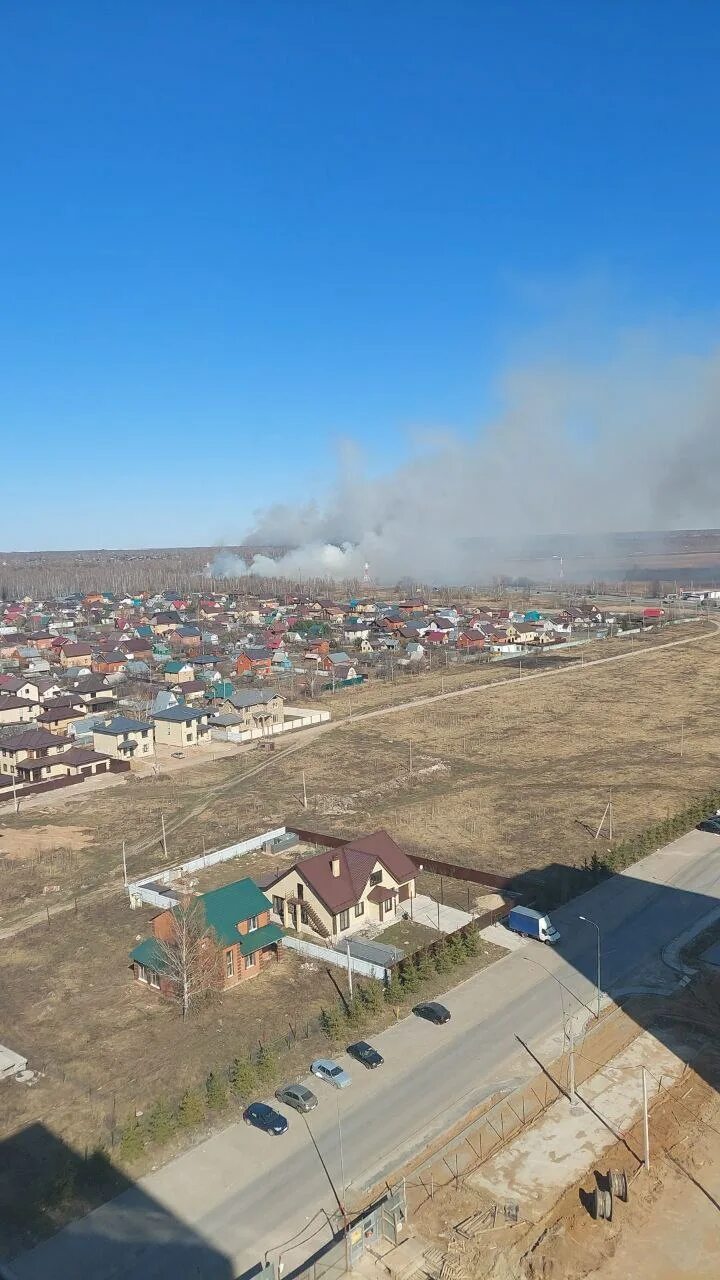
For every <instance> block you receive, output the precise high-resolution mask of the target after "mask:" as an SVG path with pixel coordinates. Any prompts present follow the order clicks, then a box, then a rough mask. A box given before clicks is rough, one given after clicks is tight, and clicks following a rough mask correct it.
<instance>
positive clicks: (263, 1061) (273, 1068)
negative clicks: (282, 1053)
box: [255, 1044, 278, 1084]
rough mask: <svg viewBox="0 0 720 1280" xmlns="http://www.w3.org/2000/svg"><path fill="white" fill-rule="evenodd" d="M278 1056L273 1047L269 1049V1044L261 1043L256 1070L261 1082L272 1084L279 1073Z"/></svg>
mask: <svg viewBox="0 0 720 1280" xmlns="http://www.w3.org/2000/svg"><path fill="white" fill-rule="evenodd" d="M277 1069H278V1064H277V1058H276V1057H275V1054H274V1053H273V1051H272V1049H268V1047H267V1045H264V1044H261V1045H260V1049H259V1051H258V1056H257V1062H256V1063H255V1070H256V1071H257V1077H258V1080H259V1081H260V1083H261V1084H272V1082H273V1080H274V1079H275V1076H276V1075H277Z"/></svg>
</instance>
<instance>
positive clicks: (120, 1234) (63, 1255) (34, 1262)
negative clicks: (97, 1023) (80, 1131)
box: [0, 1082, 234, 1280]
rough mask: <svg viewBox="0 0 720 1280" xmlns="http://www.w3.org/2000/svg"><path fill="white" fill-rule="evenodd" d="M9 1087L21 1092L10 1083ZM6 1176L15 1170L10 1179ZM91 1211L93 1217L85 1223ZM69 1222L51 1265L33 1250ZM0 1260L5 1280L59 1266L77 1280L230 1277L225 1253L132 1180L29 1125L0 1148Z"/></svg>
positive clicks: (101, 1157) (44, 1276)
mask: <svg viewBox="0 0 720 1280" xmlns="http://www.w3.org/2000/svg"><path fill="white" fill-rule="evenodd" d="M6 1087H8V1088H13V1087H18V1086H15V1085H13V1084H12V1083H11V1082H8V1084H7V1085H6ZM3 1170H12V1174H11V1177H10V1176H8V1174H7V1173H5V1174H3ZM18 1183H20V1184H21V1186H22V1188H23V1195H22V1197H18V1194H17V1186H18ZM106 1201H109V1203H105V1202H106ZM100 1205H104V1208H98V1206H100ZM93 1209H96V1210H97V1211H96V1212H95V1213H92V1214H91V1216H86V1215H88V1214H90V1211H91V1210H93ZM69 1217H72V1218H76V1219H78V1220H79V1221H77V1222H75V1223H74V1224H73V1225H72V1226H71V1227H70V1228H68V1229H67V1230H65V1231H64V1232H62V1234H61V1235H60V1236H57V1237H56V1240H55V1242H54V1247H55V1249H56V1250H57V1249H58V1248H59V1250H60V1253H59V1254H58V1253H57V1252H55V1253H54V1254H53V1257H52V1261H51V1260H50V1259H49V1258H48V1257H45V1256H44V1251H43V1246H42V1244H41V1245H40V1246H39V1247H38V1248H36V1249H32V1245H33V1244H34V1243H35V1242H36V1241H37V1240H38V1239H39V1238H43V1237H48V1236H51V1235H54V1234H55V1232H57V1231H58V1230H59V1229H60V1227H62V1226H63V1225H64V1223H65V1222H66V1221H67V1220H68V1218H69ZM23 1250H30V1252H23ZM18 1254H19V1255H21V1256H20V1257H18V1256H17V1255H18ZM0 1257H2V1258H5V1259H8V1258H9V1259H13V1258H14V1259H15V1261H10V1262H9V1263H3V1262H0V1277H2V1278H3V1280H5V1277H7V1278H8V1280H14V1277H16V1276H18V1277H22V1280H25V1278H26V1277H27V1278H28V1280H29V1278H30V1277H32V1280H35V1278H37V1280H50V1278H51V1276H52V1271H53V1269H54V1267H55V1266H56V1265H59V1264H60V1263H61V1262H62V1273H63V1274H64V1275H70V1274H72V1275H75V1276H77V1277H78V1280H92V1277H94V1276H96V1275H100V1274H102V1275H103V1276H107V1277H109V1276H117V1277H127V1280H132V1278H133V1277H135V1276H141V1275H142V1276H143V1277H150V1276H153V1277H154V1276H157V1278H158V1280H161V1278H162V1280H171V1277H172V1278H173V1280H180V1277H183V1280H184V1278H185V1277H187V1280H191V1278H193V1280H194V1277H198V1280H199V1278H200V1277H202V1280H233V1277H234V1271H233V1269H232V1268H231V1265H230V1262H229V1260H228V1259H227V1258H226V1257H225V1256H224V1255H223V1254H221V1253H219V1252H218V1251H217V1250H216V1249H215V1248H214V1247H213V1246H212V1245H210V1244H208V1243H207V1241H205V1240H204V1239H203V1238H202V1237H201V1236H199V1235H198V1234H197V1233H196V1232H194V1231H193V1230H192V1229H191V1228H189V1227H187V1226H186V1225H185V1223H182V1222H180V1221H179V1220H178V1219H177V1218H175V1217H174V1216H173V1215H172V1214H171V1213H169V1212H168V1211H167V1209H165V1208H164V1207H163V1206H162V1205H160V1204H159V1203H158V1202H157V1201H155V1200H153V1198H152V1197H151V1196H149V1195H147V1194H146V1192H145V1191H143V1190H142V1189H141V1188H140V1187H139V1186H138V1185H137V1184H135V1183H133V1182H132V1181H130V1179H128V1178H127V1177H126V1176H125V1175H124V1174H123V1173H121V1172H120V1171H119V1170H118V1169H117V1168H116V1167H115V1166H114V1165H113V1163H112V1161H111V1160H110V1159H109V1158H108V1157H107V1155H105V1154H104V1153H102V1152H95V1153H92V1154H90V1155H89V1156H88V1157H87V1158H86V1157H85V1156H84V1154H78V1153H77V1152H75V1151H73V1150H72V1148H71V1147H69V1146H67V1145H66V1143H64V1142H63V1141H62V1139H61V1138H58V1137H57V1136H56V1135H55V1134H53V1133H52V1132H51V1131H50V1130H49V1129H48V1128H46V1126H45V1125H43V1124H32V1125H28V1126H27V1127H26V1128H24V1129H21V1130H20V1131H19V1132H18V1133H16V1134H13V1135H12V1136H11V1137H9V1138H6V1139H5V1140H4V1141H3V1142H2V1143H0ZM99 1259H102V1270H101V1271H99V1270H98V1260H99Z"/></svg>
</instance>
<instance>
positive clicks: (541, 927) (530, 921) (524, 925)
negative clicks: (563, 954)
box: [507, 907, 560, 947]
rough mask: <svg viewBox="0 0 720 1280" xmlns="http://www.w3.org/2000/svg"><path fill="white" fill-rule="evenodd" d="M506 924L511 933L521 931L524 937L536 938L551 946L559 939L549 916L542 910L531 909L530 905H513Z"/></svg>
mask: <svg viewBox="0 0 720 1280" xmlns="http://www.w3.org/2000/svg"><path fill="white" fill-rule="evenodd" d="M507 925H508V929H512V931H513V933H521V934H522V935H523V937H524V938H536V939H537V941H538V942H547V943H548V944H549V945H550V946H553V947H554V946H555V943H556V942H559V941H560V934H559V933H558V931H557V929H556V928H555V925H554V924H553V923H552V921H551V920H550V917H549V916H546V915H543V913H542V911H533V909H532V907H513V909H512V911H511V912H510V915H509V916H508V918H507Z"/></svg>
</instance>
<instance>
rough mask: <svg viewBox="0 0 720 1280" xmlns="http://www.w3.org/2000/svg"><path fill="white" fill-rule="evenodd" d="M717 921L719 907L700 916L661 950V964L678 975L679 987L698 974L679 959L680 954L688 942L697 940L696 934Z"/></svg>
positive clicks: (719, 914)
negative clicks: (679, 978) (679, 979)
mask: <svg viewBox="0 0 720 1280" xmlns="http://www.w3.org/2000/svg"><path fill="white" fill-rule="evenodd" d="M719 919H720V906H717V907H713V909H712V911H708V912H706V914H705V915H704V916H701V917H700V919H699V920H696V921H695V923H694V924H692V925H690V927H689V928H688V929H684V930H683V932H682V933H679V934H678V936H677V938H673V940H672V942H667V943H666V944H665V946H664V947H663V948H662V950H661V952H660V958H661V960H662V962H663V964H666V965H667V966H668V968H669V969H672V970H673V971H674V972H675V973H677V974H679V975H680V977H681V981H680V983H679V986H680V987H686V986H687V985H688V983H689V982H691V981H692V979H693V978H694V977H695V974H696V973H697V972H698V970H697V967H695V968H693V966H692V965H689V964H685V961H684V960H682V959H681V952H682V951H683V950H684V948H685V947H686V946H687V945H688V943H689V942H692V940H693V938H697V936H698V934H700V933H702V932H703V931H704V930H705V929H708V928H709V927H710V925H711V924H714V923H715V921H716V920H719Z"/></svg>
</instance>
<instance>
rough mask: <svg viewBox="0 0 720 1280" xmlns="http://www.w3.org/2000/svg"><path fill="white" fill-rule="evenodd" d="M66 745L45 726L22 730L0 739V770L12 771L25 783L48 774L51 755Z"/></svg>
mask: <svg viewBox="0 0 720 1280" xmlns="http://www.w3.org/2000/svg"><path fill="white" fill-rule="evenodd" d="M69 745H70V742H69V740H68V738H58V737H56V735H55V734H53V733H48V731H47V729H35V728H33V729H25V730H21V731H19V732H18V733H16V734H11V735H9V736H8V737H5V738H0V773H5V774H11V775H12V774H15V775H17V776H18V777H22V778H23V779H24V780H25V781H27V782H40V781H41V780H42V779H43V778H50V777H51V776H52V772H53V771H52V766H53V764H54V763H55V757H56V756H59V755H61V754H62V752H63V751H64V750H65V748H66V747H68V746H69Z"/></svg>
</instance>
